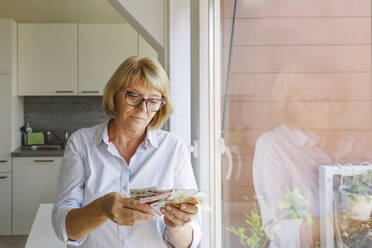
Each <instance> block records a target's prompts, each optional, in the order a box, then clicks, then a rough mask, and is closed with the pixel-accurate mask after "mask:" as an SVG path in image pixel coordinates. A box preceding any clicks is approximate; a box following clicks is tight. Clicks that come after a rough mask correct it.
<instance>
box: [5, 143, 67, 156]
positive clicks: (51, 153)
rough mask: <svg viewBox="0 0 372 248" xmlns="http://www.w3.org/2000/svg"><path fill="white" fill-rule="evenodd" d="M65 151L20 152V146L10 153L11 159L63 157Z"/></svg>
mask: <svg viewBox="0 0 372 248" xmlns="http://www.w3.org/2000/svg"><path fill="white" fill-rule="evenodd" d="M64 152H65V150H63V149H62V150H58V151H57V150H44V151H42V150H39V151H31V150H22V146H20V147H18V148H17V149H16V150H14V151H13V152H12V157H63V154H64Z"/></svg>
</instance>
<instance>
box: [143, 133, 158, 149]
mask: <svg viewBox="0 0 372 248" xmlns="http://www.w3.org/2000/svg"><path fill="white" fill-rule="evenodd" d="M149 142H150V144H151V145H153V146H154V147H156V148H158V147H159V144H158V135H157V131H156V130H151V129H148V128H147V131H146V141H145V146H146V147H147V145H148V143H149Z"/></svg>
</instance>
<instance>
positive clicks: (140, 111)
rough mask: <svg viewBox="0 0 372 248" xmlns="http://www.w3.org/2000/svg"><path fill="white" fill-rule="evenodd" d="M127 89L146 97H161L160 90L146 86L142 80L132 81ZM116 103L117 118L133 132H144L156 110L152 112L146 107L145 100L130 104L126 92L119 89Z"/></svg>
mask: <svg viewBox="0 0 372 248" xmlns="http://www.w3.org/2000/svg"><path fill="white" fill-rule="evenodd" d="M125 90H127V91H129V92H133V93H135V94H138V95H140V96H142V97H143V98H145V99H148V98H152V99H161V97H162V94H161V93H160V91H158V90H156V89H154V88H151V87H147V86H145V84H144V83H143V81H142V80H139V81H137V82H135V83H132V84H131V85H130V86H128V87H126V88H125ZM115 105H116V108H117V114H116V120H117V121H119V122H120V124H122V125H123V126H125V128H126V129H128V130H129V131H131V132H135V133H137V132H143V131H144V130H145V129H146V127H147V126H148V124H149V123H150V121H151V120H152V118H153V117H154V116H155V114H156V112H151V111H149V110H148V109H147V108H146V103H145V101H143V102H142V103H141V104H140V105H138V106H129V105H128V104H127V103H126V101H125V93H124V92H123V91H121V90H119V91H118V92H117V93H116V95H115Z"/></svg>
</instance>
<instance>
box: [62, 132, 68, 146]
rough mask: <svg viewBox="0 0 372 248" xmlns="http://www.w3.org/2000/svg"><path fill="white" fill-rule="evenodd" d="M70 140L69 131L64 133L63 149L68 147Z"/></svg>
mask: <svg viewBox="0 0 372 248" xmlns="http://www.w3.org/2000/svg"><path fill="white" fill-rule="evenodd" d="M68 138H69V133H68V131H67V130H65V131H63V147H65V146H66V144H67V141H68Z"/></svg>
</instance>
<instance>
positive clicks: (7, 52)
mask: <svg viewBox="0 0 372 248" xmlns="http://www.w3.org/2000/svg"><path fill="white" fill-rule="evenodd" d="M16 35H17V24H16V23H15V22H14V21H13V20H11V19H0V74H10V73H12V66H13V63H15V62H16V59H17V58H16V56H15V54H16V53H14V52H15V50H14V49H17V47H16V46H15V45H14V44H16V38H17V36H16Z"/></svg>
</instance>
